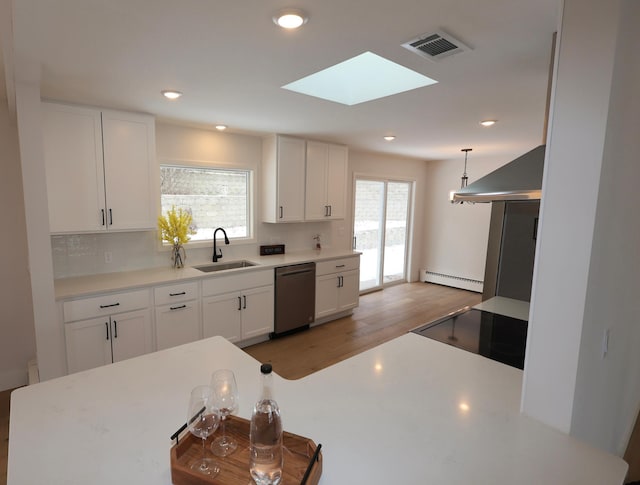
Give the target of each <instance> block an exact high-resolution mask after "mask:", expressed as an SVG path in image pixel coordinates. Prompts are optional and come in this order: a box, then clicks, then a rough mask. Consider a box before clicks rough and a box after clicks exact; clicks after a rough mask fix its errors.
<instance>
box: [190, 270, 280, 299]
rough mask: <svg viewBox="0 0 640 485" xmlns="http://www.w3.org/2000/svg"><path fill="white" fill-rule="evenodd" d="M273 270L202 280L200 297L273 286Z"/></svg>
mask: <svg viewBox="0 0 640 485" xmlns="http://www.w3.org/2000/svg"><path fill="white" fill-rule="evenodd" d="M273 275H274V273H273V269H265V270H259V271H247V272H246V273H235V274H229V275H224V276H218V277H215V278H208V279H203V280H202V296H210V295H219V294H221V293H229V292H232V291H240V290H243V289H245V288H257V287H258V286H266V285H273V280H274V276H273Z"/></svg>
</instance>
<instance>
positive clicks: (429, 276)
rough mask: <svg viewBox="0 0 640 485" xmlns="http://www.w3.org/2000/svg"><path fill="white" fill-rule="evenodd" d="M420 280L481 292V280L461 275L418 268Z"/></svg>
mask: <svg viewBox="0 0 640 485" xmlns="http://www.w3.org/2000/svg"><path fill="white" fill-rule="evenodd" d="M420 281H423V282H425V283H436V284H438V285H445V286H452V287H453V288H460V289H462V290H470V291H477V292H478V293H482V286H483V282H482V281H480V280H474V279H471V278H464V277H462V276H453V275H448V274H443V273H436V272H435V271H429V270H426V269H423V270H420Z"/></svg>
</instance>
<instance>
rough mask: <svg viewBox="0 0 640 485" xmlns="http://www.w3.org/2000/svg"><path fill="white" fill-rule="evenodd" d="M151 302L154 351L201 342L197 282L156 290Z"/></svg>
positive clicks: (162, 287)
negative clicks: (153, 306) (154, 330)
mask: <svg viewBox="0 0 640 485" xmlns="http://www.w3.org/2000/svg"><path fill="white" fill-rule="evenodd" d="M154 299H155V305H156V307H155V316H156V318H155V321H156V350H163V349H168V348H169V347H175V346H176V345H182V344H186V343H189V342H193V341H195V340H199V339H201V338H202V331H201V329H200V302H199V294H198V283H197V282H191V283H183V284H179V285H170V286H161V287H158V288H155V289H154Z"/></svg>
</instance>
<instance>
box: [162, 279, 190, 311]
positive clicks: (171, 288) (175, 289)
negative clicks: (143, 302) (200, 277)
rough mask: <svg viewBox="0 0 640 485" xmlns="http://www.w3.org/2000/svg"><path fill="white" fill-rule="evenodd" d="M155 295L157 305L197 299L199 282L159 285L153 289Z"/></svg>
mask: <svg viewBox="0 0 640 485" xmlns="http://www.w3.org/2000/svg"><path fill="white" fill-rule="evenodd" d="M153 297H154V301H155V304H156V305H167V304H171V303H175V302H179V301H189V300H195V299H196V298H198V282H197V281H193V282H191V283H181V284H178V285H167V286H159V287H157V288H154V289H153Z"/></svg>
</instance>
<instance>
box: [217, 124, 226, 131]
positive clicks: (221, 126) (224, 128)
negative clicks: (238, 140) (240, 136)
mask: <svg viewBox="0 0 640 485" xmlns="http://www.w3.org/2000/svg"><path fill="white" fill-rule="evenodd" d="M226 129H227V125H216V130H218V131H224V130H226Z"/></svg>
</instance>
